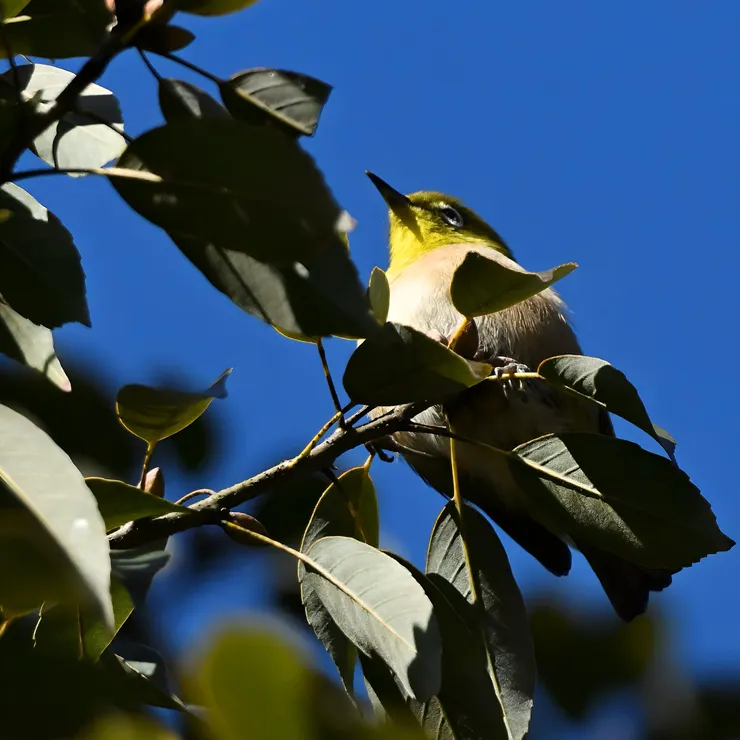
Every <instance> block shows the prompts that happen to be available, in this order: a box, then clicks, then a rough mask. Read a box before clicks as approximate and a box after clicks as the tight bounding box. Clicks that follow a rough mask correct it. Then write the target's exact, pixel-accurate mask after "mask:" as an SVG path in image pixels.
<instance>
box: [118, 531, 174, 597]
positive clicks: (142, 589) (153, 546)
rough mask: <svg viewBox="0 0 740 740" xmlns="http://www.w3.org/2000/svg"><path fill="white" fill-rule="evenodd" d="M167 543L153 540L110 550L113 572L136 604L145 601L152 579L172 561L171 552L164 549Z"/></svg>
mask: <svg viewBox="0 0 740 740" xmlns="http://www.w3.org/2000/svg"><path fill="white" fill-rule="evenodd" d="M165 544H166V541H159V542H152V543H150V544H148V545H141V546H140V547H134V548H129V549H126V550H111V552H110V561H111V574H112V576H113V577H114V578H115V579H116V580H119V581H121V583H123V585H124V586H126V589H127V590H128V591H129V593H130V594H131V596H132V597H133V599H134V602H135V603H136V604H141V603H142V602H143V601H144V597H145V596H146V592H147V591H148V590H149V586H150V585H151V583H152V579H153V578H154V576H155V575H156V574H157V573H159V571H160V570H162V568H164V567H165V566H166V565H167V563H169V561H170V558H171V556H170V554H169V553H168V552H166V551H165V550H164V546H165Z"/></svg>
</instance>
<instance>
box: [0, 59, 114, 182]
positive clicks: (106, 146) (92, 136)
mask: <svg viewBox="0 0 740 740" xmlns="http://www.w3.org/2000/svg"><path fill="white" fill-rule="evenodd" d="M16 76H17V78H18V80H19V84H20V90H21V95H22V98H23V99H24V100H34V101H35V104H36V109H37V111H38V113H44V112H46V111H47V110H49V109H50V108H51V107H52V106H53V105H54V101H55V100H56V98H57V97H58V95H59V93H61V92H62V90H64V88H65V87H67V85H69V83H70V82H71V81H72V80H73V79H74V77H75V75H74V74H73V73H72V72H68V71H67V70H66V69H60V68H59V67H52V66H51V65H48V64H21V65H19V66H18V67H16V69H15V71H14V70H8V71H7V72H5V73H4V74H3V75H2V77H3V79H4V80H6V81H7V82H9V83H11V84H13V85H15V79H16ZM121 131H123V116H122V114H121V107H120V105H119V104H118V100H117V99H116V96H115V95H114V94H113V93H112V92H111V91H110V90H107V89H106V88H104V87H102V86H100V85H98V84H94V83H93V84H90V85H88V86H87V87H86V88H85V89H84V90H83V91H82V92H81V93H80V95H79V97H78V98H77V104H76V109H75V110H73V111H70V112H69V113H67V114H65V115H64V116H63V117H62V119H61V120H60V121H55V122H54V123H52V124H51V125H50V126H48V127H47V128H46V130H45V131H44V132H43V133H42V134H41V135H39V136H38V137H37V138H36V139H34V141H33V146H32V147H31V149H32V151H33V152H35V153H36V154H37V155H38V156H39V157H40V158H41V159H43V160H44V162H46V163H47V164H50V165H52V167H58V168H60V169H67V168H76V167H81V168H86V167H102V166H103V165H104V164H107V163H108V162H111V161H112V160H114V159H116V158H117V157H118V156H119V155H120V154H121V152H122V151H123V150H124V149H125V147H126V140H125V139H124V138H123V136H121V134H120V133H119V132H121Z"/></svg>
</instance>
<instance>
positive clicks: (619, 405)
mask: <svg viewBox="0 0 740 740" xmlns="http://www.w3.org/2000/svg"><path fill="white" fill-rule="evenodd" d="M537 372H538V373H539V374H540V375H542V376H543V377H544V378H547V380H548V382H550V383H553V384H555V385H560V386H562V387H564V388H571V389H572V390H574V391H576V392H578V393H579V394H581V395H583V396H586V397H587V398H591V399H594V400H596V401H598V402H599V403H602V404H604V406H606V408H607V410H609V411H611V412H612V413H613V414H617V415H618V416H621V417H622V418H623V419H626V420H627V421H629V422H632V423H633V424H634V425H635V426H636V427H638V428H640V429H642V430H643V431H644V432H647V434H649V435H650V436H651V437H652V438H653V439H655V440H656V441H657V442H658V444H659V445H660V446H661V447H662V448H663V449H664V450H665V451H666V452H667V453H668V455H669V456H670V457H671V459H674V461H675V458H674V455H673V453H674V451H675V449H676V440H675V439H673V437H671V435H670V434H668V432H666V431H665V429H661V428H660V427H658V426H656V425H655V424H653V423H652V421H650V417H649V416H648V412H647V409H646V408H645V405H644V404H643V402H642V399H641V398H640V396H639V394H638V393H637V389H636V388H635V386H634V385H632V383H630V382H629V380H627V377H626V376H625V375H624V373H622V372H621V371H619V370H617V368H615V367H614V366H613V365H610V364H609V363H608V362H606V361H605V360H600V359H599V358H598V357H583V356H581V355H561V356H559V357H551V358H550V359H548V360H545V361H544V362H542V363H540V366H539V367H538V368H537Z"/></svg>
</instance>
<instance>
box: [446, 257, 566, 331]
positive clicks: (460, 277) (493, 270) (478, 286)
mask: <svg viewBox="0 0 740 740" xmlns="http://www.w3.org/2000/svg"><path fill="white" fill-rule="evenodd" d="M491 252H492V254H491V256H490V257H488V256H486V257H484V256H483V255H482V254H479V253H478V252H468V254H467V255H466V257H465V259H464V260H463V262H462V264H461V265H460V266H459V267H458V268H457V270H455V275H454V277H453V278H452V285H451V286H450V296H451V297H452V303H453V304H454V306H455V308H456V309H457V310H458V311H459V312H460V313H461V314H462V315H463V316H467V317H468V318H474V317H475V316H485V315H486V314H489V313H495V312H496V311H501V310H503V309H504V308H508V307H509V306H513V305H514V304H516V303H521V302H522V301H525V300H527V298H531V297H532V296H533V295H536V294H537V293H540V292H541V291H543V290H545V288H548V287H550V286H551V285H552V284H553V283H555V282H557V281H558V280H560V279H561V278H564V277H565V276H566V275H569V274H570V273H571V272H573V270H575V269H576V267H577V266H578V265H576V263H575V262H567V263H566V264H564V265H560V266H559V267H555V268H553V269H552V270H545V271H544V272H527V270H525V269H524V268H522V267H520V266H519V265H518V264H517V263H516V262H514V261H513V260H510V259H509V258H508V257H505V256H504V255H502V254H498V253H497V252H493V250H491Z"/></svg>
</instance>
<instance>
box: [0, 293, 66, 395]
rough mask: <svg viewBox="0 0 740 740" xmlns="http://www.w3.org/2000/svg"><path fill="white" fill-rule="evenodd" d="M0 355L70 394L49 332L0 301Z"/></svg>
mask: <svg viewBox="0 0 740 740" xmlns="http://www.w3.org/2000/svg"><path fill="white" fill-rule="evenodd" d="M0 352H2V353H3V354H4V355H7V356H8V357H10V358H12V359H13V360H17V361H18V362H22V363H23V364H24V365H27V366H28V367H30V368H32V369H33V370H38V372H40V373H42V374H43V375H44V376H46V378H47V379H48V380H50V381H51V382H52V383H54V385H56V386H57V387H58V388H60V389H61V390H63V391H69V390H72V386H71V384H70V382H69V378H68V377H67V374H66V373H65V372H64V369H63V368H62V365H61V363H60V362H59V359H58V358H57V355H56V351H55V349H54V340H53V339H52V336H51V332H50V331H49V330H48V329H47V328H46V327H45V326H38V325H37V324H34V323H33V322H32V321H29V320H28V319H24V318H23V316H21V315H20V314H19V313H17V312H16V311H14V310H13V309H12V308H11V307H10V306H8V305H7V304H6V303H4V302H3V301H2V300H0Z"/></svg>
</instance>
